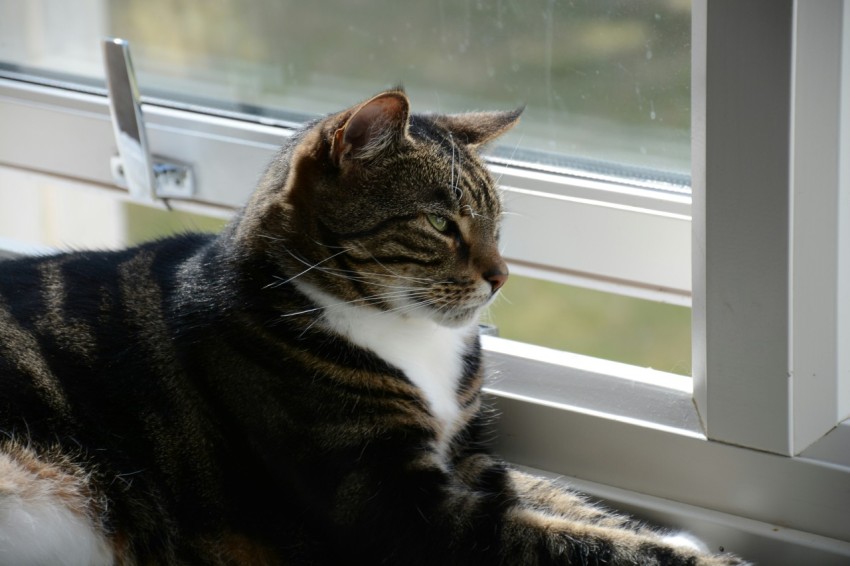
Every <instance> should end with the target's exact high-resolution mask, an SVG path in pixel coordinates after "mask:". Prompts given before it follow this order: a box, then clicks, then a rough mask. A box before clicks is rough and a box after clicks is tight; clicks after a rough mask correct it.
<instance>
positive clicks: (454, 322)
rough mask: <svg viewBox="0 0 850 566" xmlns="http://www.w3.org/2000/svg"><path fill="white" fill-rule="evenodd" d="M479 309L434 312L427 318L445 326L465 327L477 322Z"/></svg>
mask: <svg viewBox="0 0 850 566" xmlns="http://www.w3.org/2000/svg"><path fill="white" fill-rule="evenodd" d="M480 313H481V309H479V308H472V309H464V310H457V311H452V312H448V313H446V312H434V313H433V314H432V315H431V316H430V317H429V318H431V320H433V321H434V322H436V323H437V324H439V325H440V326H445V327H447V328H465V327H468V326H472V325H474V324H477V323H478V318H479V315H480Z"/></svg>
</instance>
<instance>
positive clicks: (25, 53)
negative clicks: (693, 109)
mask: <svg viewBox="0 0 850 566" xmlns="http://www.w3.org/2000/svg"><path fill="white" fill-rule="evenodd" d="M107 35H109V36H120V37H122V38H124V39H127V40H129V41H130V42H131V46H132V50H133V56H134V60H135V66H136V70H137V72H138V75H139V82H140V86H141V89H142V92H143V93H144V94H147V95H149V96H154V97H160V98H168V99H182V100H184V101H187V102H193V103H198V102H200V103H202V104H206V105H212V106H219V107H221V108H226V109H229V110H233V111H240V112H248V113H253V114H257V113H261V114H267V115H270V116H276V117H279V118H288V119H292V120H299V119H303V118H304V117H305V116H307V115H310V114H314V113H324V112H328V111H332V110H335V109H338V108H341V107H343V106H345V105H348V104H350V103H351V102H352V101H353V100H358V99H361V98H364V97H367V96H369V95H371V94H373V93H375V92H376V91H378V90H380V89H382V88H384V87H386V86H390V85H395V84H403V85H404V86H405V87H406V88H407V90H408V91H409V93H410V95H411V97H412V98H413V99H414V105H415V107H416V108H418V109H420V110H422V109H427V110H433V111H461V110H469V109H482V108H488V109H495V108H512V107H515V106H518V105H521V104H525V105H526V112H525V116H524V120H523V123H522V125H521V126H520V127H519V128H518V129H517V131H516V132H514V133H513V134H511V135H510V136H509V137H508V138H506V139H505V140H503V144H502V145H501V146H500V147H499V148H496V149H495V150H494V151H495V152H496V153H497V154H499V155H500V156H501V157H503V158H512V159H521V160H525V161H532V162H536V163H538V164H542V165H547V166H557V165H566V166H570V167H576V166H578V167H583V168H586V169H592V170H598V169H600V168H602V169H606V168H612V167H613V168H614V169H617V167H619V168H620V170H621V171H623V172H624V174H630V172H631V173H636V174H639V175H643V176H646V175H654V174H655V173H651V172H650V171H649V170H652V169H656V170H665V171H673V172H676V173H679V174H687V172H688V171H689V159H690V157H689V156H690V147H689V137H690V133H689V130H690V92H689V85H690V2H689V0H643V1H641V2H632V1H629V0H602V1H566V0H532V1H526V0H523V1H519V0H466V1H464V2H453V1H448V0H439V1H436V2H397V1H394V0H354V1H352V0H330V1H323V2H307V1H295V0H274V1H271V0H264V1H256V0H216V1H212V2H211V1H209V0H144V1H142V0H120V1H119V0H85V1H77V2H66V1H65V0H27V1H26V2H24V1H22V0H21V1H16V0H3V1H0V38H2V40H0V61H5V63H6V68H7V69H9V68H11V69H14V68H15V67H16V66H18V67H22V68H23V69H24V70H32V69H36V70H38V71H40V72H42V73H44V72H47V73H54V74H55V73H60V74H69V75H76V76H81V77H88V78H89V79H90V80H92V81H94V83H93V84H98V82H102V81H101V79H102V71H101V56H100V51H99V49H100V46H99V39H100V38H101V37H103V36H107ZM615 163H616V164H618V165H617V166H615V165H613V164H615ZM624 165H625V166H628V167H627V168H624V167H623V166H624ZM632 168H636V170H635V171H632V170H631V169H632Z"/></svg>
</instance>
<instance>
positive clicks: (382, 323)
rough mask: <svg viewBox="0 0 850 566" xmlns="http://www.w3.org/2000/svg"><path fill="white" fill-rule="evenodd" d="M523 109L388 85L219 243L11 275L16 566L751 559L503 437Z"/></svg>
mask: <svg viewBox="0 0 850 566" xmlns="http://www.w3.org/2000/svg"><path fill="white" fill-rule="evenodd" d="M520 112H521V110H516V111H509V112H473V113H466V114H452V115H440V114H421V115H420V114H411V113H410V108H409V101H408V98H407V96H406V94H405V93H404V92H403V91H402V90H401V89H392V90H388V91H385V92H382V93H380V94H378V95H377V96H375V97H373V98H371V99H369V100H367V101H365V102H362V103H360V104H357V105H355V106H353V107H351V108H348V109H346V110H343V111H341V112H338V113H334V114H331V115H328V116H326V117H324V118H321V119H318V120H316V121H314V122H312V123H310V124H308V125H306V126H305V127H304V128H303V129H302V130H300V131H299V132H297V133H296V134H295V135H293V136H292V138H291V139H289V140H288V142H287V143H286V144H285V146H284V147H283V148H282V149H281V151H280V153H279V154H278V155H277V156H276V157H275V159H274V160H273V162H272V163H271V165H270V166H269V168H268V170H267V171H266V173H265V174H264V176H263V177H262V179H261V181H260V183H259V185H258V187H257V189H256V191H255V192H254V194H253V195H252V197H251V198H250V200H249V202H248V203H247V205H246V206H245V207H244V208H243V210H242V211H241V212H240V213H239V214H238V215H237V216H236V218H235V219H234V220H233V221H232V222H231V223H230V224H229V225H228V226H227V227H226V228H225V229H224V231H223V232H222V233H221V234H219V235H217V236H213V235H200V234H183V235H178V236H174V237H169V238H165V239H162V240H158V241H154V242H150V243H146V244H143V245H140V246H138V247H135V248H130V249H126V250H121V251H100V252H94V251H78V252H72V253H64V254H57V255H52V256H44V257H30V258H20V259H15V260H9V261H5V262H0V564H4V565H5V564H14V565H29V564H39V565H41V564H51V565H52V564H68V565H71V564H73V565H77V564H93V565H105V564H118V565H135V564H140V565H141V564H400V565H415V564H423V565H447V564H486V565H491V564H503V565H526V564H528V565H531V564H615V565H616V564H650V565H651V564H657V565H685V564H692V565H704V566H709V565H731V564H740V563H742V562H741V561H740V560H739V559H738V558H736V557H734V556H731V555H715V554H710V553H707V552H704V551H701V550H699V549H697V548H695V547H694V545H691V544H687V543H681V542H677V540H676V539H675V538H673V537H671V536H669V535H668V534H667V533H665V532H663V531H660V530H656V529H653V528H650V527H647V526H643V525H642V524H640V523H638V522H637V521H635V520H632V519H630V518H628V517H623V516H619V515H617V514H614V513H611V512H609V511H607V510H604V509H602V508H600V507H598V506H595V505H593V504H590V503H588V502H587V501H586V500H585V498H583V497H582V496H580V495H578V494H575V493H573V492H571V491H569V490H568V489H566V488H564V487H562V486H560V485H559V484H557V483H555V482H552V481H549V480H544V479H540V478H536V477H534V476H531V475H528V474H525V473H522V472H520V471H517V470H514V469H512V468H511V467H510V466H509V465H507V464H505V463H504V462H502V461H501V460H499V459H497V458H496V457H494V456H491V455H490V454H489V453H488V452H487V450H486V449H485V448H484V447H483V444H482V442H481V438H482V435H483V432H484V431H485V430H486V427H487V421H488V416H487V414H488V413H487V411H486V410H485V409H483V408H482V399H481V386H482V380H483V376H484V373H485V370H484V368H483V367H482V362H481V347H480V344H479V338H478V332H477V317H478V314H479V313H480V312H481V310H482V309H483V308H485V307H486V306H487V305H488V304H489V303H490V302H491V301H492V300H493V297H494V296H495V295H496V294H497V293H498V292H499V290H500V288H501V287H502V286H503V285H504V283H505V281H506V279H507V277H508V268H507V266H506V264H505V262H504V260H503V259H502V257H501V255H500V254H499V250H498V242H499V225H500V224H499V220H500V216H501V214H502V208H501V206H502V205H501V203H500V199H499V194H498V191H497V188H496V186H495V183H494V181H493V179H492V178H491V177H490V175H489V173H488V171H487V169H486V167H485V166H484V164H483V161H482V159H481V158H480V156H479V150H480V148H481V146H482V145H483V144H486V143H488V142H491V141H492V140H493V139H495V138H496V137H498V136H499V135H501V134H502V133H503V132H505V131H506V130H508V129H509V128H511V127H512V126H513V125H514V124H515V122H517V120H518V119H519V115H520Z"/></svg>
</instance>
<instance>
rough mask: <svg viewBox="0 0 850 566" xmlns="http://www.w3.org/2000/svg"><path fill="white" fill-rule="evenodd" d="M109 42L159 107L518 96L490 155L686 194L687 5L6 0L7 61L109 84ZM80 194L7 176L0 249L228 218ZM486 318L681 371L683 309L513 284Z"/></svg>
mask: <svg viewBox="0 0 850 566" xmlns="http://www.w3.org/2000/svg"><path fill="white" fill-rule="evenodd" d="M105 36H116V37H122V38H124V39H127V40H129V41H130V44H131V47H132V51H133V57H134V63H135V67H136V71H137V75H138V78H139V83H140V87H141V90H142V94H143V95H144V96H147V97H149V98H151V99H154V98H155V99H158V100H167V101H171V103H176V104H193V105H201V106H206V107H210V108H215V109H218V110H220V111H223V112H229V113H235V114H236V115H239V116H245V117H246V118H247V119H259V120H265V121H272V122H274V123H297V122H301V121H303V120H305V119H308V118H310V117H312V116H314V115H316V114H321V113H325V112H329V111H334V110H338V109H340V108H343V107H346V106H349V105H351V104H352V103H354V102H356V101H358V100H361V99H364V98H367V97H368V96H370V95H372V94H374V93H375V92H377V91H380V90H381V89H383V88H385V87H388V86H394V85H397V84H403V85H404V86H405V88H406V90H407V92H408V94H409V96H410V98H411V100H412V103H413V106H414V109H415V110H419V111H436V112H457V111H465V110H473V109H507V108H513V107H516V106H518V105H521V104H525V105H526V111H525V114H524V116H523V121H522V123H521V125H520V126H519V127H518V128H517V129H516V130H515V131H514V132H512V133H511V134H509V136H506V137H505V138H504V139H503V140H501V143H500V144H499V145H498V146H497V147H495V148H491V150H490V151H491V154H492V155H493V156H496V157H499V158H501V159H509V160H513V161H519V162H527V163H530V164H533V166H535V167H544V168H546V169H549V170H558V169H559V168H567V169H570V168H572V169H575V168H580V169H587V170H591V171H595V172H604V173H605V174H610V175H624V176H631V177H642V176H646V177H648V178H653V179H660V180H663V181H664V182H665V183H667V186H668V187H675V188H674V189H671V190H681V191H685V190H687V188H686V187H687V184H688V176H689V172H690V2H689V0H642V1H639V2H633V1H628V0H622V1H615V0H604V1H580V0H576V1H573V2H568V1H565V0H538V1H526V0H522V1H520V0H466V1H450V0H441V1H423V2H398V1H393V0H353V1H347V0H333V1H323V2H307V1H287V0H263V1H258V0H144V1H141V0H78V1H75V2H67V1H64V0H0V70H5V71H8V72H13V73H32V74H35V75H39V76H41V77H47V78H49V79H51V80H60V81H70V82H73V83H76V84H79V85H83V87H84V88H94V89H98V88H102V85H103V74H102V62H101V53H100V39H101V38H102V37H105ZM0 127H2V126H0ZM45 135H49V132H45ZM260 173H261V172H260V171H257V172H256V177H254V178H248V179H246V180H245V182H246V183H248V184H251V185H253V183H254V182H255V181H256V178H257V177H258V176H259V174H260ZM77 185H78V184H76V183H74V182H73V181H67V180H59V179H52V178H48V177H42V176H39V175H36V174H30V173H27V174H22V173H21V172H18V171H14V170H10V169H8V168H2V167H0V238H18V239H24V240H30V241H38V242H41V243H44V244H47V245H53V246H61V247H68V246H72V247H91V246H94V247H115V246H118V245H123V244H125V243H135V242H139V241H142V240H145V239H149V238H152V237H158V236H161V235H163V234H167V233H169V232H173V231H180V230H187V229H201V230H210V231H215V230H217V229H219V228H220V226H221V225H222V223H223V220H221V219H208V218H202V217H199V216H197V215H187V214H185V213H167V212H164V211H160V210H155V209H149V208H146V207H144V206H140V205H134V204H129V203H127V202H122V201H118V200H116V199H114V198H111V197H110V196H108V195H107V196H100V195H99V193H100V192H102V191H98V190H89V189H87V188H86V187H81V186H77ZM83 196H84V198H83ZM80 219H85V220H84V221H81V220H80ZM92 219H94V220H92ZM573 242H574V243H572V244H570V245H585V246H590V247H592V246H593V242H592V241H585V240H583V239H582V238H576V240H574V241H573ZM488 319H489V321H490V322H491V323H493V324H495V325H497V326H498V327H499V330H500V334H501V336H503V337H506V338H512V339H517V340H522V341H527V342H532V343H535V344H540V345H544V346H549V347H553V348H558V349H562V350H568V351H573V352H578V353H582V354H588V355H592V356H597V357H602V358H607V359H613V360H617V361H623V362H626V363H631V364H635V365H640V366H649V367H654V368H655V369H659V370H662V371H670V372H676V373H683V374H689V373H690V309H688V308H686V307H681V306H674V305H666V304H662V303H658V302H653V301H647V300H641V299H635V298H629V297H624V296H619V295H614V294H609V293H603V292H600V291H595V290H589V289H580V288H577V287H569V286H566V285H561V284H556V283H552V282H547V281H540V280H536V279H531V278H523V277H516V276H515V277H512V279H511V281H510V282H509V284H508V285H507V286H506V287H505V289H504V291H503V297H502V298H501V299H500V300H499V301H498V302H497V303H496V304H495V305H494V306H493V307H492V308H491V310H490V312H489V313H488Z"/></svg>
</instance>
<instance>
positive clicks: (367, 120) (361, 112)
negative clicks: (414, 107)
mask: <svg viewBox="0 0 850 566" xmlns="http://www.w3.org/2000/svg"><path fill="white" fill-rule="evenodd" d="M409 115H410V102H409V101H408V100H407V96H406V95H405V94H404V92H402V91H401V90H391V91H387V92H384V93H381V94H379V95H377V96H375V97H374V98H371V99H369V100H367V101H366V102H364V103H363V104H361V105H360V106H358V107H356V108H355V109H354V110H353V111H352V112H351V114H350V116H349V117H348V119H347V120H346V121H345V123H344V124H343V125H342V126H341V127H340V128H338V129H337V130H336V131H335V132H334V134H333V139H332V140H331V159H332V160H333V162H334V164H335V165H336V166H337V167H339V166H341V165H342V163H343V162H344V161H345V160H346V159H364V160H365V159H370V158H373V157H375V156H377V155H379V154H380V153H381V152H383V151H384V150H386V149H388V148H389V147H391V146H393V145H394V144H397V143H399V142H401V141H402V140H403V139H404V138H405V136H406V134H407V124H408V117H409Z"/></svg>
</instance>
